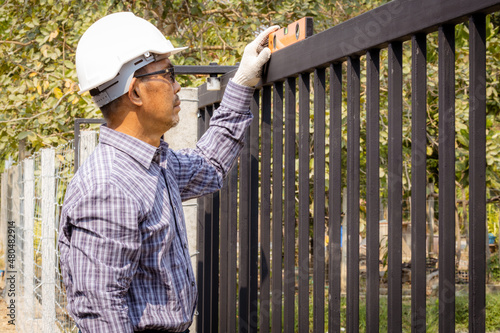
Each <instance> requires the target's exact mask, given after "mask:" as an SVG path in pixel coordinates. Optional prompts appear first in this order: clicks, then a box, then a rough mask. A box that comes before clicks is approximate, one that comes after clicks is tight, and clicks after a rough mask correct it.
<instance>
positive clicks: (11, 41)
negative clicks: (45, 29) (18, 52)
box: [0, 40, 33, 46]
mask: <svg viewBox="0 0 500 333" xmlns="http://www.w3.org/2000/svg"><path fill="white" fill-rule="evenodd" d="M32 43H33V41H30V42H27V43H22V42H16V41H14V40H0V44H15V45H21V46H28V45H30V44H32Z"/></svg>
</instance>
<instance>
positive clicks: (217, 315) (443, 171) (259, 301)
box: [197, 0, 500, 332]
mask: <svg viewBox="0 0 500 333" xmlns="http://www.w3.org/2000/svg"><path fill="white" fill-rule="evenodd" d="M499 9H500V1H498V0H482V1H469V0H439V1H438V0H395V1H392V2H390V3H388V4H386V5H384V6H381V7H379V8H376V9H374V10H372V11H370V12H367V13H365V14H363V15H360V16H358V17H356V18H354V19H351V20H349V21H347V22H345V23H342V24H340V25H338V26H335V27H333V28H331V29H328V30H326V31H324V32H321V33H318V34H316V35H313V36H312V37H310V38H308V39H306V40H304V41H302V42H299V43H296V44H294V45H291V46H289V47H287V48H286V49H284V50H281V51H280V52H276V53H274V54H273V56H272V57H271V60H270V62H269V66H268V69H267V73H266V76H265V78H264V79H263V82H262V84H261V86H259V87H258V88H259V89H257V90H256V91H255V94H254V97H253V100H252V103H251V110H252V112H253V114H254V121H253V124H252V125H251V128H250V130H249V132H248V135H247V141H246V142H247V144H246V146H245V149H244V151H243V152H242V155H241V158H240V161H239V168H237V167H235V168H234V169H233V170H232V172H231V174H230V176H229V177H228V179H226V183H225V185H226V186H225V187H224V188H223V189H222V190H221V191H220V193H216V194H214V195H213V196H212V197H209V198H202V199H199V200H200V201H199V207H200V208H199V209H200V211H199V214H198V215H199V231H198V235H199V241H198V248H199V251H200V255H199V256H198V258H199V261H198V281H200V282H201V285H200V288H199V303H198V311H199V313H200V315H199V316H198V318H197V331H198V332H234V331H236V330H237V331H239V332H256V331H257V330H260V331H261V332H269V330H271V331H272V332H282V331H284V332H294V331H295V330H296V328H295V326H294V325H295V322H296V319H297V320H298V331H299V332H309V328H310V327H309V244H308V242H309V239H308V235H309V229H308V227H309V225H308V224H309V216H308V214H309V213H308V210H309V197H308V194H309V174H308V165H309V157H308V156H309V155H308V153H309V152H308V149H309V115H310V106H309V96H310V93H311V83H310V73H312V72H314V82H313V86H314V128H315V131H314V137H313V140H314V151H315V161H314V163H315V170H317V169H321V168H324V166H325V154H324V153H323V154H321V153H320V152H321V151H323V152H324V150H325V140H324V138H325V99H326V98H325V96H326V94H327V93H329V94H330V105H329V108H330V113H331V116H330V121H331V123H330V137H329V140H330V160H329V163H330V175H329V179H330V183H329V200H330V201H329V212H328V214H329V239H330V245H331V246H330V247H329V249H328V251H329V260H330V261H329V263H328V267H329V272H328V278H329V286H330V288H329V295H328V301H329V313H328V327H327V328H326V329H327V330H328V332H340V305H341V304H340V300H341V294H340V271H341V270H340V255H341V249H340V241H341V240H340V226H341V219H342V217H341V215H342V209H341V191H342V188H341V173H340V168H341V164H340V158H338V156H341V129H342V119H341V112H342V105H341V102H342V89H343V85H344V84H345V82H343V80H342V64H343V63H347V82H346V83H347V85H346V87H345V88H346V90H347V95H348V103H347V114H348V121H347V132H348V139H347V211H346V212H345V213H346V216H347V230H346V233H347V238H348V243H347V310H346V311H347V332H357V331H358V330H359V265H358V261H359V240H358V234H359V199H360V198H359V192H360V188H359V179H360V178H359V177H360V176H359V163H360V156H359V145H360V108H361V105H360V82H361V78H360V58H359V57H360V56H366V67H367V73H366V85H367V88H366V92H367V96H366V100H367V102H366V109H367V112H366V113H367V128H366V130H367V140H366V141H367V146H366V150H367V170H366V172H367V175H366V178H367V198H366V199H367V292H366V303H367V304H366V306H367V315H366V321H367V322H366V327H367V331H369V332H372V331H373V332H378V327H379V272H378V271H379V269H378V260H379V229H378V228H379V219H378V216H379V205H378V203H379V144H378V142H379V111H380V110H379V96H380V89H379V88H380V87H379V82H380V81H379V74H380V61H379V59H380V57H379V52H380V50H381V49H387V50H388V51H387V52H388V68H389V83H388V87H389V93H388V103H389V104H388V121H389V142H388V150H389V162H388V170H387V173H388V175H389V178H388V182H389V186H388V189H389V197H388V201H389V203H388V205H389V214H388V220H389V241H388V243H389V249H388V253H389V254H388V330H389V332H401V331H402V320H401V316H402V288H401V282H402V279H401V269H402V257H401V246H402V240H401V239H402V206H401V201H402V180H401V177H402V163H403V161H402V158H403V157H402V110H403V99H402V77H403V73H402V68H403V64H402V54H403V48H402V45H403V42H406V41H410V40H411V45H412V52H413V56H412V59H413V61H412V110H411V112H412V142H413V144H412V161H411V165H412V179H411V182H412V207H413V209H412V212H411V221H412V226H413V227H412V231H411V237H412V240H413V241H412V248H411V252H412V259H411V261H412V265H411V271H412V272H411V273H412V290H411V304H412V314H411V318H412V332H424V331H425V328H426V310H425V309H426V295H425V291H426V276H425V267H426V266H425V265H426V262H425V259H426V246H425V232H426V224H425V200H426V182H427V179H426V163H422V161H425V160H426V151H425V148H426V110H427V106H426V103H427V99H426V98H427V96H426V94H427V88H426V78H427V73H426V63H427V59H426V35H427V34H429V33H431V32H436V31H438V34H439V120H440V121H439V133H440V134H439V165H440V168H439V192H440V195H439V207H440V223H439V228H440V238H439V248H440V251H439V258H438V260H439V263H440V265H439V271H440V274H439V331H440V332H454V331H455V291H456V289H455V236H454V233H450V232H446V231H447V230H454V228H455V165H454V163H455V156H454V152H455V146H454V144H455V125H454V121H450V120H454V119H455V80H454V79H455V73H454V69H455V56H454V55H455V40H454V38H455V37H454V28H455V25H456V24H459V23H463V22H468V23H469V33H470V40H469V42H470V74H469V75H470V100H469V103H470V107H469V108H470V118H469V131H470V133H473V135H471V136H470V144H469V149H470V151H469V154H470V155H469V157H470V159H469V161H470V171H469V172H470V210H469V226H470V233H469V235H470V252H469V281H470V282H469V329H470V331H471V332H484V331H485V311H484V309H485V285H486V246H487V243H486V242H487V240H486V182H485V179H486V99H485V96H486V38H485V37H486V15H487V14H489V13H492V12H495V11H498V10H499ZM312 50H313V51H312ZM327 70H329V73H330V75H329V78H330V81H329V83H330V84H329V91H326V87H327V85H326V79H325V72H326V71H327ZM233 75H234V71H233V72H231V73H228V74H226V75H224V76H223V77H222V87H223V89H224V87H225V86H226V84H227V82H228V80H229V79H230V78H231V77H232V76H233ZM297 77H298V83H297ZM297 85H298V90H299V91H298V97H299V110H298V118H299V119H298V122H299V135H298V137H297V138H296V133H295V123H296V118H295V117H296V110H295V108H296V87H297ZM283 88H284V90H283ZM223 89H222V90H221V91H218V92H211V91H207V90H206V87H205V86H202V87H200V89H199V109H200V120H199V134H200V136H201V135H202V134H203V132H204V131H205V129H206V128H207V127H208V124H209V119H210V117H211V115H212V112H213V110H214V109H215V108H216V107H217V103H219V102H220V101H221V99H222V96H223ZM260 102H261V104H260ZM283 107H284V112H283ZM271 115H272V117H271ZM271 119H272V121H271ZM283 125H284V126H283ZM283 129H284V140H285V144H284V151H283V145H282V142H283V141H282V140H283ZM271 138H272V142H271ZM296 139H297V140H298V147H297V148H298V152H299V169H298V173H299V176H298V177H299V180H298V184H296V181H295V149H296V147H295V140H296ZM271 144H272V145H273V147H274V149H273V150H272V152H271ZM283 153H284V154H283ZM271 154H272V155H271ZM271 158H272V159H273V164H272V165H271ZM259 161H260V166H259ZM282 163H284V167H283V168H282ZM271 175H272V178H273V179H275V180H276V179H282V178H283V179H284V182H276V181H275V182H271V179H272V178H271ZM259 179H260V182H259ZM259 183H260V197H259ZM296 185H298V204H297V206H298V215H297V216H296V214H295V209H296V203H295V202H296V197H295V190H296V188H295V187H296ZM314 186H315V189H314V214H313V215H314V222H313V224H314V227H313V228H314V231H313V234H314V236H313V241H314V252H315V253H314V256H312V257H311V258H312V261H313V266H314V271H313V273H312V278H313V288H314V289H313V301H312V302H313V307H314V314H313V317H314V321H313V331H314V332H324V331H325V324H324V321H325V295H324V290H325V276H326V274H325V273H326V272H325V254H324V244H325V237H324V236H325V223H324V221H325V212H324V211H325V193H324V187H325V175H324V174H321V173H315V174H314ZM271 189H272V193H274V195H273V196H272V197H271ZM283 190H284V192H283V197H282V191H283ZM238 191H239V192H238ZM238 193H239V199H238V197H237V196H238ZM238 207H239V209H237V208H238ZM422 208H423V209H422ZM238 213H239V216H238V215H237V214H238ZM271 214H272V215H271ZM271 217H272V218H271ZM273 221H279V222H280V223H272V222H273ZM422 221H423V222H422ZM296 222H297V223H298V229H299V233H298V237H299V239H298V243H299V248H298V267H296V265H295V261H294V260H295V258H294V252H295V245H294V244H295V243H294V242H295V223H296ZM237 224H238V229H237ZM271 227H272V229H271ZM259 231H260V233H261V238H260V244H259ZM271 236H272V238H271ZM271 244H273V246H274V248H279V247H277V246H276V244H280V245H282V246H283V248H284V251H283V259H282V258H281V256H276V257H273V260H272V266H271V264H270V256H271V250H272V249H271ZM278 246H279V245H278ZM237 253H238V255H239V257H238V258H237V257H236V256H237ZM259 259H260V262H259ZM259 266H260V270H259ZM237 267H238V272H237ZM282 267H283V269H282ZM296 268H298V273H297V274H296V272H295V269H296ZM259 272H260V274H259ZM273 272H275V273H274V274H273V279H272V281H271V279H270V275H271V274H272V273H273ZM237 275H238V277H239V278H238V279H237ZM296 278H298V282H297V281H296ZM297 285H298V302H297V303H298V307H299V311H298V318H294V306H295V288H296V286H297ZM282 294H283V297H282ZM271 314H272V317H271ZM282 315H283V327H282Z"/></svg>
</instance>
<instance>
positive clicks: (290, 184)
mask: <svg viewBox="0 0 500 333" xmlns="http://www.w3.org/2000/svg"><path fill="white" fill-rule="evenodd" d="M295 86H296V79H295V78H288V79H287V80H286V82H285V169H284V173H285V220H284V224H285V226H284V242H285V244H284V251H285V254H284V255H285V258H284V261H285V274H284V281H283V293H284V303H285V306H284V309H283V311H284V321H283V322H284V332H285V333H294V331H295V328H294V323H295V313H294V311H295V101H296V97H295V90H296V87H295Z"/></svg>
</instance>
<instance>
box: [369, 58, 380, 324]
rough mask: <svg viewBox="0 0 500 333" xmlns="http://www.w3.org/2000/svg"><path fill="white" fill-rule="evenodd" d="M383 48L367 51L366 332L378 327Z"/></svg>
mask: <svg viewBox="0 0 500 333" xmlns="http://www.w3.org/2000/svg"><path fill="white" fill-rule="evenodd" d="M379 76H380V51H379V50H377V49H375V50H370V51H368V52H367V53H366V125H367V127H366V280H367V281H366V284H367V286H366V332H378V331H379V312H380V311H379V307H380V305H379V276H380V275H379V233H380V232H379V217H380V185H379V177H380V172H379V167H380V162H379V161H380V158H379V155H380V153H379V149H380V148H379V116H380V83H379V82H380V81H379Z"/></svg>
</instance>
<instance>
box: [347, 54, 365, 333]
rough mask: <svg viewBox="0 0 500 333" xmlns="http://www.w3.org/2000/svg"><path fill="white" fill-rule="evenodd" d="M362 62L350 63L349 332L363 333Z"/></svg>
mask: <svg viewBox="0 0 500 333" xmlns="http://www.w3.org/2000/svg"><path fill="white" fill-rule="evenodd" d="M360 84H361V83H360V62H359V58H351V57H350V58H349V59H348V60H347V310H346V311H347V314H346V316H347V332H358V331H359V160H360V157H359V144H360V139H359V137H360V136H359V135H360V119H359V117H360V110H361V106H360Z"/></svg>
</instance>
